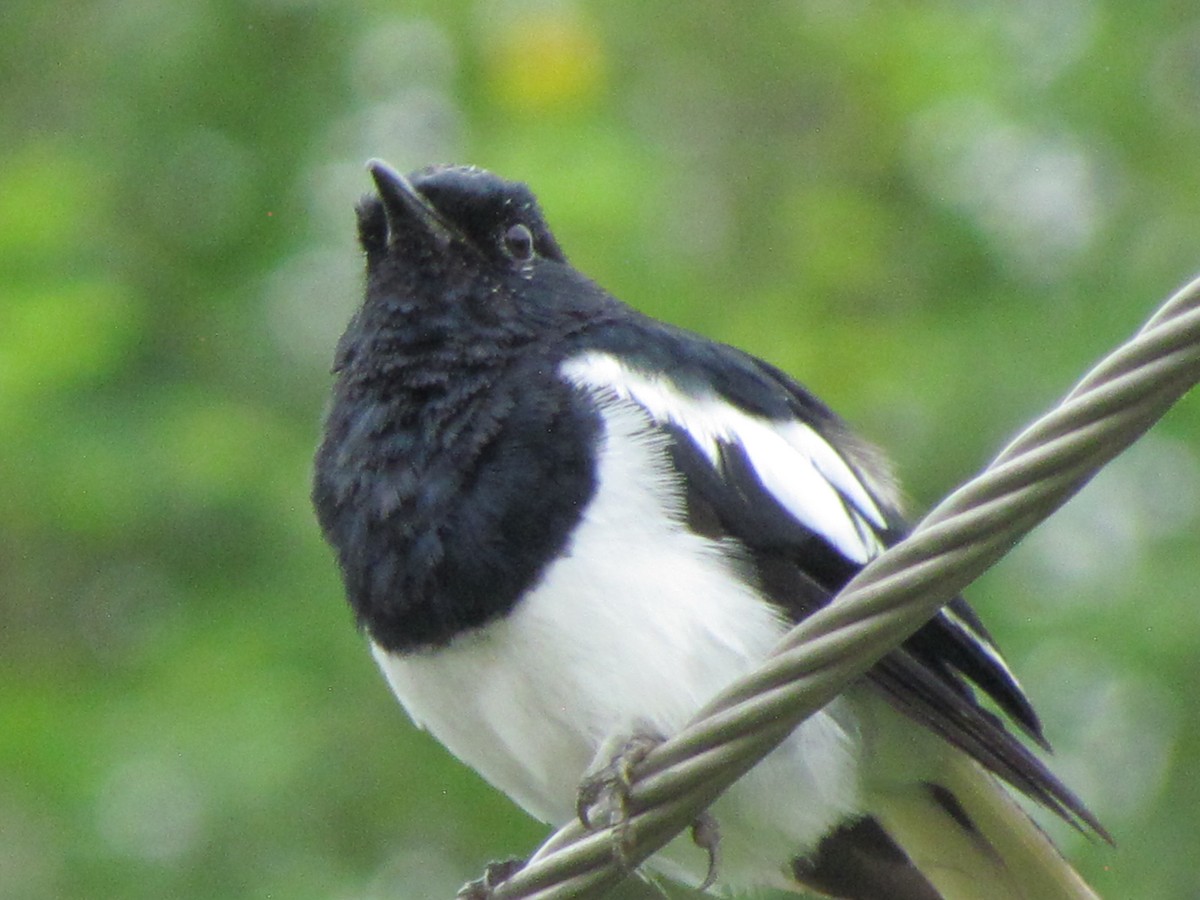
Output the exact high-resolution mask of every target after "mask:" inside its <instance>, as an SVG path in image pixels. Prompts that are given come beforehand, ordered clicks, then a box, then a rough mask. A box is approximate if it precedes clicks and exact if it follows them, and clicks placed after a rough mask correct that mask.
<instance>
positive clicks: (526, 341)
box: [313, 162, 1104, 900]
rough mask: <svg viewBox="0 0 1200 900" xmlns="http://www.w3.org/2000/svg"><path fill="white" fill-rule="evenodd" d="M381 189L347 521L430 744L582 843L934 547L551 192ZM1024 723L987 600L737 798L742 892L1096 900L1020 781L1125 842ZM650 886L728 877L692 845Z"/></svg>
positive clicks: (943, 616) (947, 617) (343, 481)
mask: <svg viewBox="0 0 1200 900" xmlns="http://www.w3.org/2000/svg"><path fill="white" fill-rule="evenodd" d="M370 172H371V175H372V177H373V179H374V181H375V187H376V193H375V194H372V195H369V196H367V197H366V198H365V199H364V200H363V201H362V202H361V204H360V205H359V207H358V230H359V239H360V241H361V244H362V247H363V250H364V251H365V254H366V265H367V288H366V299H365V302H364V303H363V305H362V306H361V307H360V308H359V310H358V312H357V313H356V314H355V316H354V318H353V320H352V321H351V323H350V325H349V327H348V328H347V330H346V333H345V335H344V336H343V337H342V339H341V341H340V343H339V344H338V348H337V352H336V361H335V364H334V371H335V373H336V383H335V385H334V389H333V401H332V405H331V407H330V410H329V413H328V418H327V420H326V424H325V434H324V440H323V442H322V444H321V447H320V449H319V451H318V453H317V458H316V475H315V482H314V488H313V500H314V503H315V506H316V510H317V515H318V518H319V520H320V524H321V527H322V529H323V530H324V533H325V536H326V538H327V539H328V541H329V542H330V544H331V545H332V546H333V548H334V550H335V551H336V554H337V560H338V564H339V566H340V569H341V574H342V577H343V580H344V583H345V588H346V594H347V597H348V599H349V602H350V605H351V606H352V608H353V610H354V612H355V614H356V616H357V618H358V622H359V623H360V625H361V627H362V628H363V629H364V631H365V632H366V634H367V637H368V638H369V640H370V645H371V649H372V652H373V653H374V655H375V658H376V659H377V660H378V662H379V665H380V666H381V667H382V669H383V672H384V674H385V675H386V677H387V679H388V681H389V682H390V684H391V687H392V689H393V690H394V691H395V693H396V696H397V697H398V698H399V699H400V702H401V703H402V704H403V705H404V707H405V709H407V711H408V713H409V714H410V715H411V716H412V718H413V719H414V721H416V722H417V723H419V724H420V725H422V726H423V727H425V728H428V729H429V730H430V731H431V732H433V734H434V735H436V736H437V737H438V739H439V740H441V741H442V743H444V744H445V745H446V747H448V748H449V749H450V751H451V752H453V753H454V754H455V755H456V756H458V757H459V758H460V759H462V760H463V761H464V762H466V763H467V764H468V765H470V766H472V767H474V768H475V769H476V770H478V771H479V772H480V773H481V774H482V775H483V776H484V777H485V778H487V779H488V780H489V781H490V782H491V783H492V784H494V785H495V786H497V787H498V788H500V789H501V790H503V791H504V792H505V793H507V794H508V795H509V796H510V797H512V798H513V799H514V800H515V801H516V802H517V803H519V804H520V805H521V806H522V807H524V808H525V809H526V810H527V811H528V812H530V813H531V814H533V815H534V816H536V817H538V818H540V819H542V820H544V821H546V822H551V823H563V822H564V821H566V820H568V819H569V818H570V817H572V816H573V815H575V813H576V801H577V796H578V792H579V789H580V784H581V780H582V779H583V778H584V777H585V775H586V774H587V773H589V772H591V771H596V770H598V769H600V768H602V767H603V766H604V764H605V763H607V762H609V761H610V760H609V759H606V756H607V755H610V754H611V753H612V748H614V747H618V746H621V742H622V740H623V739H625V738H632V737H634V736H638V735H667V734H670V733H672V732H673V731H675V730H677V729H678V728H679V727H680V726H681V725H682V724H683V723H684V722H686V721H687V720H688V718H689V717H690V716H691V715H692V714H693V713H694V712H695V711H696V710H697V709H698V708H699V707H700V706H701V705H702V704H703V703H704V702H705V701H706V700H708V699H709V698H711V697H712V696H713V695H714V694H715V693H716V692H717V691H719V690H720V689H721V688H722V687H724V686H725V685H726V684H728V683H729V682H730V681H731V680H733V679H734V678H736V677H737V676H739V675H741V674H743V673H744V672H746V671H748V670H749V669H751V668H752V667H754V666H755V664H756V663H757V662H758V661H759V660H761V659H762V657H763V656H764V654H766V653H767V651H768V650H769V649H770V648H771V647H772V646H773V645H774V644H775V642H776V641H777V640H778V638H779V637H780V636H781V635H782V634H783V633H784V631H785V630H786V629H787V628H788V627H789V626H790V625H791V624H792V623H795V622H796V621H798V620H800V619H803V618H804V617H805V616H807V615H809V614H810V613H811V612H813V611H814V610H816V609H817V608H819V607H821V606H822V605H823V604H825V603H827V602H828V601H829V600H830V598H831V597H832V596H833V595H834V594H835V593H836V592H837V591H838V590H839V588H841V587H842V586H843V585H844V584H845V583H846V582H847V581H848V580H849V579H850V577H851V576H852V575H853V574H854V573H855V572H856V571H857V570H858V569H859V568H860V567H862V566H863V565H864V564H865V563H866V562H867V561H868V560H870V559H871V558H872V557H873V556H875V555H876V554H878V553H879V552H880V551H881V550H882V549H883V548H884V547H886V546H888V545H889V544H891V543H893V542H895V541H896V540H898V539H899V538H900V537H901V536H902V535H903V533H904V529H905V524H904V521H903V519H902V517H901V514H900V512H899V510H898V503H897V500H896V494H895V491H894V489H893V487H892V484H891V481H890V479H889V477H888V474H887V472H886V469H885V468H884V467H883V466H882V464H881V462H880V460H879V458H878V457H877V456H876V454H874V453H873V452H872V451H871V450H870V449H869V448H868V447H867V446H866V445H864V444H863V443H862V442H860V441H859V440H858V439H856V438H855V437H854V436H853V435H852V434H851V433H850V432H849V430H848V429H847V428H846V426H845V425H844V424H843V423H842V422H841V421H840V420H839V419H838V418H837V417H836V416H835V415H834V414H833V413H832V412H831V411H830V410H829V409H828V408H827V407H826V406H825V405H824V404H822V403H821V402H820V401H819V400H818V399H817V398H816V397H814V396H813V395H812V394H811V393H809V392H808V391H807V390H805V389H804V388H803V387H801V386H800V385H799V384H797V383H796V382H795V381H793V380H792V379H791V378H790V377H789V376H787V375H786V374H784V373H783V372H781V371H779V370H778V369H776V368H774V367H772V366H770V365H768V364H767V363H765V362H763V361H761V360H759V359H756V358H754V357H752V356H749V355H747V354H746V353H743V352H741V351H739V350H736V349H734V348H732V347H728V346H725V345H722V344H718V343H714V342H712V341H709V340H706V339H704V338H701V337H698V336H696V335H694V334H690V333H688V332H686V331H682V330H680V329H678V328H674V327H672V326H670V325H666V324H663V323H662V322H658V321H655V320H653V319H650V318H648V317H646V316H644V315H642V314H640V313H638V312H636V311H634V310H633V309H631V308H630V307H628V306H625V305H624V304H622V303H621V302H619V301H618V300H616V299H614V298H613V297H612V296H610V295H609V294H608V293H606V292H605V291H604V290H603V289H602V288H600V287H598V286H597V285H596V284H594V283H593V282H591V281H590V280H588V279H587V278H586V277H585V276H584V275H582V274H580V273H579V272H578V271H577V270H576V269H574V268H573V267H572V266H571V265H570V264H569V263H568V262H567V259H566V257H565V256H564V254H563V251H562V249H561V248H560V247H559V245H558V242H557V241H556V240H555V238H554V236H553V235H552V234H551V232H550V230H549V228H548V227H547V225H546V222H545V221H544V219H543V217H542V214H541V212H540V210H539V208H538V205H537V202H536V201H535V199H534V197H533V195H532V194H531V193H530V192H529V190H528V189H526V188H525V187H524V186H523V185H520V184H514V183H511V182H507V181H504V180H502V179H500V178H498V177H496V176H494V175H491V174H489V173H487V172H484V171H481V170H478V169H473V168H462V167H440V168H432V169H427V170H424V171H421V172H417V173H415V174H413V175H411V176H409V177H408V178H406V177H404V176H402V175H400V174H398V173H397V172H395V171H393V170H392V169H390V168H389V167H388V166H386V165H385V164H383V163H379V162H373V163H371V165H370ZM981 695H982V696H985V697H986V698H987V699H988V700H990V702H991V704H992V708H993V709H995V710H998V712H993V711H990V710H989V709H987V708H985V707H984V706H983V705H982V704H981V702H980V699H979V698H980V696H981ZM1013 727H1015V731H1017V732H1021V733H1023V734H1024V736H1025V737H1026V738H1028V739H1031V740H1032V741H1033V742H1034V743H1037V744H1040V745H1042V746H1043V747H1045V746H1046V741H1045V739H1044V738H1043V736H1042V728H1041V725H1040V723H1039V721H1038V718H1037V715H1036V714H1035V713H1034V710H1033V707H1032V706H1031V705H1030V702H1029V700H1028V698H1027V697H1026V696H1025V694H1024V692H1023V691H1022V689H1021V687H1020V685H1019V684H1018V683H1017V680H1016V678H1015V677H1014V676H1013V674H1012V672H1011V671H1010V670H1009V668H1008V666H1007V665H1006V664H1005V662H1004V659H1003V658H1002V656H1001V655H1000V651H999V650H998V649H997V647H996V644H995V642H994V641H993V640H992V639H991V637H990V636H989V635H988V633H987V631H986V630H985V628H984V627H983V625H982V624H981V623H980V621H979V619H978V617H977V616H976V615H975V613H974V612H973V611H972V610H971V608H970V607H969V606H967V604H966V603H965V602H964V601H963V600H962V599H956V600H954V601H952V602H951V603H950V604H949V605H948V606H947V607H946V608H945V609H943V610H942V611H941V612H939V613H938V614H937V615H936V616H934V618H933V619H932V620H931V621H930V622H929V623H928V624H926V625H925V626H924V627H923V628H922V629H921V630H920V631H918V632H917V633H916V634H915V635H914V636H913V637H911V638H910V639H909V640H908V641H906V642H905V643H904V644H903V645H902V646H901V647H900V648H898V649H897V650H895V651H893V652H892V653H890V654H889V655H888V656H886V657H885V658H884V659H883V660H882V661H881V662H880V663H879V664H878V665H876V666H875V668H874V669H872V670H871V671H870V673H869V674H868V675H867V676H866V677H865V678H863V679H862V680H861V682H859V683H856V684H854V685H852V686H851V687H850V688H848V689H847V690H846V691H845V693H844V694H843V695H841V696H840V697H839V698H838V699H836V700H835V701H834V702H832V703H830V704H829V705H828V706H827V707H826V708H825V709H824V710H823V711H821V712H819V713H818V714H816V715H815V716H813V717H811V718H810V719H809V720H808V721H806V722H805V723H804V724H802V725H801V726H800V727H799V728H798V729H797V730H796V731H795V733H793V734H792V735H791V736H790V737H789V738H788V739H787V740H786V741H785V742H784V743H783V744H782V745H781V746H779V747H778V748H777V749H776V750H775V751H773V752H772V753H771V754H770V755H768V756H767V757H766V758H765V759H764V760H763V761H762V762H761V763H760V764H759V765H758V766H757V767H755V768H754V769H753V770H752V771H751V772H750V773H748V774H747V775H746V776H745V777H744V778H743V779H742V780H741V781H740V782H738V783H737V784H736V785H734V787H733V788H731V789H730V791H729V792H728V793H727V794H726V795H725V796H724V797H722V798H721V799H720V800H719V801H718V802H717V803H716V804H715V806H714V807H713V809H712V811H711V814H712V816H713V817H714V818H715V820H716V823H717V825H718V827H719V831H720V850H721V856H720V859H721V865H720V868H719V872H718V889H740V888H747V887H755V886H764V887H776V888H784V889H790V890H793V891H799V892H803V891H805V890H809V891H815V892H818V893H823V894H827V895H831V896H836V897H846V898H862V900H868V898H871V900H881V898H892V900H917V898H919V900H930V898H938V897H943V898H948V900H962V898H980V900H982V898H987V900H1006V898H1025V900H1042V898H1053V897H1090V896H1093V895H1092V893H1091V892H1090V890H1089V889H1088V888H1087V886H1086V885H1085V884H1084V883H1083V881H1082V880H1081V879H1080V878H1079V876H1078V875H1076V874H1075V872H1074V871H1073V870H1072V869H1071V867H1070V866H1069V865H1068V864H1067V863H1066V862H1065V861H1064V860H1063V859H1062V857H1061V856H1060V855H1059V854H1058V852H1057V851H1056V850H1055V849H1054V848H1053V846H1052V845H1051V844H1050V843H1049V841H1048V840H1047V839H1046V837H1045V836H1044V835H1043V834H1042V832H1041V831H1040V830H1039V829H1038V828H1037V827H1036V826H1035V825H1034V824H1033V823H1032V822H1031V820H1030V819H1029V818H1028V817H1027V816H1026V815H1025V813H1024V812H1022V811H1021V810H1020V809H1019V808H1018V807H1017V806H1016V804H1015V803H1014V802H1013V800H1012V799H1011V798H1010V797H1009V796H1008V795H1007V794H1006V793H1005V791H1004V789H1003V788H1002V787H1001V786H1000V784H999V781H1000V780H1003V781H1005V782H1007V783H1008V784H1009V785H1011V786H1012V787H1014V788H1016V789H1017V790H1018V791H1020V792H1022V793H1024V794H1026V795H1027V796H1029V797H1031V798H1032V799H1033V800H1035V801H1037V802H1038V803H1040V804H1041V805H1043V806H1045V807H1047V808H1049V809H1050V810H1053V811H1054V812H1055V813H1057V814H1059V815H1060V816H1062V817H1063V818H1064V819H1066V820H1067V821H1069V822H1072V823H1073V824H1075V825H1077V826H1078V827H1081V828H1084V829H1085V830H1091V831H1094V832H1096V833H1098V834H1100V835H1104V832H1103V829H1102V828H1101V827H1100V825H1099V824H1098V822H1097V821H1096V819H1095V818H1094V817H1093V816H1092V814H1091V813H1090V812H1089V811H1088V810H1087V808H1086V807H1085V806H1084V805H1083V803H1082V802H1081V801H1080V800H1079V799H1078V798H1077V797H1076V796H1075V795H1074V794H1073V793H1072V792H1071V791H1070V790H1069V789H1068V788H1067V787H1066V786H1064V785H1063V784H1062V782H1060V781H1059V780H1058V779H1057V778H1056V777H1055V776H1054V775H1052V774H1051V773H1050V771H1049V770H1048V769H1047V768H1046V767H1045V766H1044V765H1043V764H1042V763H1041V762H1040V761H1039V759H1038V758H1037V757H1036V756H1035V755H1034V754H1033V753H1031V752H1030V751H1029V749H1027V747H1026V746H1025V744H1024V743H1023V742H1022V741H1021V740H1018V738H1017V737H1016V736H1014V732H1013V731H1010V730H1009V729H1010V728H1013ZM651 865H652V866H655V867H657V868H659V869H661V870H663V871H666V872H668V873H669V874H671V875H673V876H676V877H679V878H681V879H683V880H685V881H691V882H692V883H693V884H695V883H697V882H699V881H700V880H701V878H702V877H703V874H704V872H705V859H704V855H703V854H702V853H701V852H700V851H699V850H697V849H696V848H695V847H693V846H691V845H690V844H689V843H688V842H687V841H686V840H676V841H675V842H674V843H673V844H672V845H670V846H669V847H668V848H666V849H665V850H664V851H662V852H661V853H660V854H659V855H657V856H656V857H654V858H653V859H652V861H651Z"/></svg>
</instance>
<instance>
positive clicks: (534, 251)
mask: <svg viewBox="0 0 1200 900" xmlns="http://www.w3.org/2000/svg"><path fill="white" fill-rule="evenodd" d="M368 170H369V171H370V174H371V177H372V179H373V180H374V182H375V188H376V191H375V193H373V194H369V195H367V196H366V197H364V198H363V200H362V201H361V202H360V203H359V205H358V236H359V242H360V243H361V245H362V248H363V250H364V252H365V253H366V258H367V295H366V300H365V302H364V304H363V307H362V309H361V310H360V311H359V314H358V316H356V318H355V322H353V323H352V325H351V328H350V329H349V331H348V332H347V334H346V336H345V337H344V338H343V342H342V346H341V350H340V352H339V360H338V363H337V365H336V367H337V368H338V369H342V368H344V367H345V365H346V364H347V363H348V362H349V361H350V358H352V357H355V356H360V355H361V353H362V351H363V349H364V344H373V343H375V341H376V339H379V338H380V337H384V336H386V337H384V340H385V342H386V343H387V344H388V345H389V346H390V347H395V346H397V344H399V345H405V346H407V347H408V348H409V349H412V348H414V347H416V346H417V345H420V346H422V347H427V348H430V349H433V348H435V347H438V348H440V349H441V350H446V349H448V348H449V347H451V346H457V347H458V348H459V355H460V356H461V355H462V348H463V346H464V345H465V344H468V343H470V344H473V345H474V346H476V347H478V346H479V345H481V344H484V343H488V344H491V343H495V344H498V345H508V346H514V345H516V344H521V343H526V342H528V341H529V340H536V339H537V337H538V336H539V335H540V334H545V333H550V332H555V331H558V330H559V328H560V327H562V326H563V325H564V324H569V321H568V320H572V319H574V320H578V319H580V318H583V317H586V316H587V315H589V314H591V313H594V312H595V311H596V310H597V308H598V307H599V306H603V305H605V304H607V303H610V302H612V301H611V298H607V296H606V295H603V292H602V291H600V290H599V288H597V287H596V286H595V285H594V284H592V283H591V282H590V281H588V280H587V279H586V278H584V277H583V276H582V275H580V274H579V273H578V272H576V271H575V270H574V269H573V268H572V267H571V266H570V265H569V264H568V263H567V260H566V257H565V255H564V254H563V252H562V249H561V248H560V247H559V245H558V242H557V241H556V240H555V239H554V236H553V234H551V232H550V229H549V227H548V226H547V224H546V221H545V219H544V218H543V216H542V212H541V209H540V208H539V207H538V203H537V199H536V198H535V197H534V196H533V193H532V192H531V191H530V190H529V189H528V188H527V187H525V185H523V184H519V183H517V182H511V181H505V180H504V179H502V178H499V177H497V176H496V175H493V174H491V173H490V172H486V171H484V170H482V169H477V168H473V167H466V166H437V167H432V168H428V169H422V170H420V171H418V172H415V173H412V174H411V175H408V176H405V175H401V174H400V173H399V172H397V171H396V170H395V169H393V168H391V167H390V166H389V165H387V164H386V163H383V162H380V161H378V160H372V161H371V162H370V163H368Z"/></svg>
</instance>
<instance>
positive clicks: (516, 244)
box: [504, 222, 533, 262]
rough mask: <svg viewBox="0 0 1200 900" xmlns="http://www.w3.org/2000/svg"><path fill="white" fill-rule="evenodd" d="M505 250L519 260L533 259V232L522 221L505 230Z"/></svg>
mask: <svg viewBox="0 0 1200 900" xmlns="http://www.w3.org/2000/svg"><path fill="white" fill-rule="evenodd" d="M504 252H505V253H507V254H508V255H509V256H511V257H512V258H513V259H514V260H516V261H517V262H529V260H531V259H533V232H532V231H530V230H529V226H528V225H525V224H523V223H521V222H518V223H517V224H516V225H511V226H509V228H508V230H507V231H505V232H504Z"/></svg>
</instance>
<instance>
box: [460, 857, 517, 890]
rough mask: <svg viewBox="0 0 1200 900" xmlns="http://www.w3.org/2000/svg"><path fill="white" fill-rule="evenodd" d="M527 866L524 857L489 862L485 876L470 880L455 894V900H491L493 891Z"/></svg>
mask: <svg viewBox="0 0 1200 900" xmlns="http://www.w3.org/2000/svg"><path fill="white" fill-rule="evenodd" d="M523 868H525V860H523V859H505V860H501V861H500V862H492V863H488V864H487V867H486V868H485V869H484V870H483V877H482V878H477V879H475V880H474V881H468V882H467V883H466V884H464V885H463V886H462V887H461V888H459V891H458V893H457V894H456V895H455V900H491V897H492V894H493V892H494V891H495V890H496V888H498V887H499V886H500V885H501V884H503V883H504V882H505V881H508V879H510V878H512V877H513V876H514V875H516V874H517V873H518V872H520V871H521V869H523Z"/></svg>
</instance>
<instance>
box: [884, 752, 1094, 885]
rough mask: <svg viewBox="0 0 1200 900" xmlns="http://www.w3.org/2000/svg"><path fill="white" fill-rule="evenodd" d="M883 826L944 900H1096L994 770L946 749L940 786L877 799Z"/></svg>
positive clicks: (927, 785)
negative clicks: (987, 769) (995, 775)
mask: <svg viewBox="0 0 1200 900" xmlns="http://www.w3.org/2000/svg"><path fill="white" fill-rule="evenodd" d="M875 815H876V817H877V818H878V819H879V821H880V823H881V824H882V826H883V828H884V829H885V830H886V831H887V832H888V834H889V835H890V837H891V838H892V840H894V841H895V842H896V843H897V844H898V845H899V846H900V847H901V848H902V849H903V850H904V852H905V853H906V854H907V855H908V857H909V859H911V860H912V862H913V864H914V866H915V867H916V868H917V869H918V870H919V871H920V872H921V873H922V874H923V875H924V876H925V878H927V879H928V880H929V882H930V883H932V884H933V886H934V887H935V888H937V890H938V892H939V893H940V894H941V895H942V897H943V898H945V900H1098V896H1099V895H1097V894H1096V893H1095V892H1094V891H1093V890H1092V889H1091V888H1090V887H1088V885H1087V884H1086V883H1085V882H1084V880H1083V879H1082V878H1081V877H1080V876H1079V874H1078V873H1077V872H1076V871H1075V870H1074V869H1073V868H1072V867H1071V865H1070V863H1068V862H1067V861H1066V860H1065V859H1064V858H1063V856H1062V854H1060V853H1059V851H1058V849H1057V848H1056V847H1055V846H1054V844H1053V843H1051V841H1050V839H1049V838H1048V837H1047V836H1046V834H1045V833H1044V832H1043V831H1042V830H1041V829H1040V828H1039V827H1038V826H1037V824H1036V823H1034V821H1033V820H1032V819H1031V818H1029V816H1028V815H1027V814H1026V813H1025V811H1024V810H1022V809H1021V808H1020V807H1019V806H1018V805H1017V803H1016V802H1015V801H1014V800H1013V798H1012V797H1010V796H1009V795H1008V793H1007V792H1006V791H1005V790H1004V788H1002V787H1001V786H1000V784H999V782H998V781H997V780H996V778H995V777H993V776H992V775H991V774H990V773H988V772H986V771H985V770H984V769H983V768H982V767H980V766H979V765H978V764H977V763H976V762H975V761H974V760H971V759H969V758H967V757H966V756H964V755H962V754H959V753H950V754H946V758H945V765H944V767H942V768H941V769H940V771H939V773H938V776H937V782H936V783H924V784H918V785H912V786H910V787H909V788H905V789H898V790H896V791H888V792H887V793H886V794H885V795H881V796H879V797H878V798H877V806H876V808H875Z"/></svg>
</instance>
